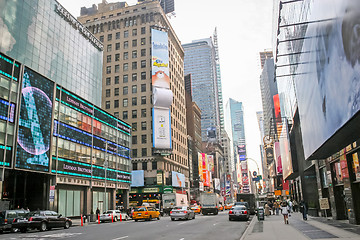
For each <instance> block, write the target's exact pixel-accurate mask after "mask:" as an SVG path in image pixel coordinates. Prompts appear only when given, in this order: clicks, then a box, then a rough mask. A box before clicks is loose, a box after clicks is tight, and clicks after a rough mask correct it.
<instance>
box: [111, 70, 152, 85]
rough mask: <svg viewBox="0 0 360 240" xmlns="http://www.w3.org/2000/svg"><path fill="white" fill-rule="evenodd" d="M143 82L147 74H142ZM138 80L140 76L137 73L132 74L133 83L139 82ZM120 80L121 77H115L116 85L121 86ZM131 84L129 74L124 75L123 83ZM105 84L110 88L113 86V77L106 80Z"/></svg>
mask: <svg viewBox="0 0 360 240" xmlns="http://www.w3.org/2000/svg"><path fill="white" fill-rule="evenodd" d="M140 75H141V80H146V72H141V74H140ZM137 78H138V74H137V73H132V74H131V80H132V81H133V82H135V81H137ZM119 80H120V77H119V76H115V77H114V84H119ZM127 82H129V75H128V74H124V75H123V83H127ZM105 84H106V86H109V85H111V77H107V78H106V79H105Z"/></svg>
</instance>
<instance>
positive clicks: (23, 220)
mask: <svg viewBox="0 0 360 240" xmlns="http://www.w3.org/2000/svg"><path fill="white" fill-rule="evenodd" d="M17 222H26V220H25V219H18V220H17Z"/></svg>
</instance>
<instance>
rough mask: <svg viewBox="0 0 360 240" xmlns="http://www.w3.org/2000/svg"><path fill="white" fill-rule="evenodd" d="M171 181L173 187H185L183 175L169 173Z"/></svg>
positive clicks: (173, 172)
mask: <svg viewBox="0 0 360 240" xmlns="http://www.w3.org/2000/svg"><path fill="white" fill-rule="evenodd" d="M171 180H172V186H173V187H182V188H184V187H185V175H184V174H182V173H178V172H175V171H171Z"/></svg>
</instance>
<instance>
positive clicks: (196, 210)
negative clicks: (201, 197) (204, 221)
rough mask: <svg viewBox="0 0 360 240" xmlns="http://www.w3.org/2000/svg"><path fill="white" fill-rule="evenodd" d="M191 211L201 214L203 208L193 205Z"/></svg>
mask: <svg viewBox="0 0 360 240" xmlns="http://www.w3.org/2000/svg"><path fill="white" fill-rule="evenodd" d="M191 210H193V211H194V213H200V212H201V207H200V206H199V205H193V206H191Z"/></svg>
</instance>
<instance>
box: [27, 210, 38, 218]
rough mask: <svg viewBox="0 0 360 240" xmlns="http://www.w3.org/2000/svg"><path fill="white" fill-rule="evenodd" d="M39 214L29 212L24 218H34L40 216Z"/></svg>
mask: <svg viewBox="0 0 360 240" xmlns="http://www.w3.org/2000/svg"><path fill="white" fill-rule="evenodd" d="M40 215H41V214H40V212H38V211H35V212H29V213H27V214H26V217H34V216H40Z"/></svg>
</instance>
